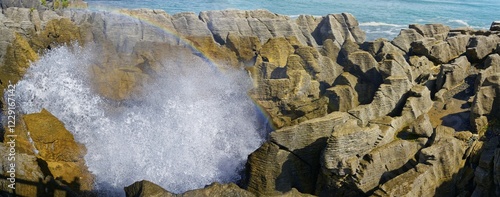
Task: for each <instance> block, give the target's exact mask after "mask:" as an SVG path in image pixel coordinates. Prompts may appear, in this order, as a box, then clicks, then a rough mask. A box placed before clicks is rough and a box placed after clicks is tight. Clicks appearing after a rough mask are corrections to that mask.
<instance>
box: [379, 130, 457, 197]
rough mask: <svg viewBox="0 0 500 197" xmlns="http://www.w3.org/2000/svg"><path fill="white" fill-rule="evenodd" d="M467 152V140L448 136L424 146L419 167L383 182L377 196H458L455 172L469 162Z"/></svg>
mask: <svg viewBox="0 0 500 197" xmlns="http://www.w3.org/2000/svg"><path fill="white" fill-rule="evenodd" d="M452 130H453V129H452ZM438 132H439V131H438ZM464 153H465V145H464V142H462V141H460V140H458V139H456V138H454V137H453V136H452V135H451V136H450V135H444V136H443V137H441V138H439V139H437V141H436V142H434V144H433V145H431V146H430V147H427V148H424V149H422V151H421V153H420V159H419V164H417V165H416V166H415V168H413V169H411V170H408V171H406V172H404V173H403V174H401V175H398V176H397V177H395V178H393V179H391V180H389V181H387V182H386V183H384V184H382V185H380V186H379V189H378V190H376V191H375V192H374V194H373V196H436V195H457V194H455V191H456V187H455V181H456V179H454V175H455V174H457V173H459V172H460V169H462V168H463V166H464V164H465V160H464V159H463V158H462V156H463V154H464Z"/></svg>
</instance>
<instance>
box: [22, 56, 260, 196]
mask: <svg viewBox="0 0 500 197" xmlns="http://www.w3.org/2000/svg"><path fill="white" fill-rule="evenodd" d="M94 51H95V50H94ZM94 53H95V52H93V50H92V47H86V48H82V47H79V46H73V47H59V48H56V49H53V50H51V51H48V52H47V53H46V54H45V55H44V56H43V57H41V59H40V60H39V61H37V62H36V63H34V64H32V65H31V67H30V69H29V70H28V72H27V74H26V75H25V77H24V78H23V79H22V80H21V81H20V82H19V83H18V84H17V90H18V97H19V98H18V99H19V100H20V108H21V111H22V112H23V113H36V112H39V111H40V110H41V109H42V108H46V109H47V110H48V111H50V112H51V113H53V114H54V115H55V116H56V117H58V118H59V119H60V120H61V121H62V122H63V123H64V124H65V126H66V128H67V129H68V130H69V131H70V132H72V133H73V135H74V136H75V139H76V140H77V141H78V142H80V143H83V144H84V145H85V146H86V148H87V154H86V156H85V161H86V164H87V166H88V167H89V170H90V171H91V172H92V173H93V174H94V175H95V176H96V188H97V190H98V191H101V192H104V193H106V195H109V194H110V193H111V194H115V195H123V194H124V193H123V187H125V186H128V185H130V184H132V183H133V182H135V181H140V180H143V179H145V180H150V181H152V182H155V183H157V184H159V185H160V186H162V187H164V188H166V189H168V190H170V191H172V192H176V193H179V192H184V191H186V190H190V189H196V188H201V187H203V186H205V185H207V184H209V183H211V182H214V181H217V182H234V181H237V180H238V179H240V174H241V171H242V169H243V168H244V163H245V162H246V159H247V156H248V155H249V154H250V153H251V152H253V151H254V150H255V149H257V148H258V147H259V146H260V144H261V143H262V141H263V140H264V137H263V136H264V135H263V134H262V133H261V131H262V129H261V128H260V126H261V125H262V124H261V123H262V121H259V117H258V110H257V108H256V107H255V106H254V104H253V102H252V101H251V99H249V98H248V96H247V94H246V91H247V90H248V88H249V87H250V85H251V83H250V81H248V80H249V77H248V76H246V73H244V72H239V71H235V72H230V71H226V72H224V73H222V72H220V71H218V70H217V69H214V68H213V67H211V65H210V63H209V62H205V61H202V60H200V61H196V62H195V63H187V62H185V65H177V66H171V67H168V68H165V69H164V71H163V72H161V75H160V76H159V77H158V79H157V80H156V81H155V82H153V83H151V84H149V85H148V87H146V88H145V89H144V91H143V92H145V93H144V95H135V96H134V99H130V100H125V101H120V102H117V101H110V100H108V99H105V98H103V97H101V96H100V95H99V94H97V93H96V92H95V91H94V90H93V88H92V83H91V81H92V76H91V75H90V74H89V73H90V72H89V70H90V66H89V65H91V64H92V63H93V62H95V61H96V60H95V57H96V55H94ZM199 59H201V58H199ZM176 61H178V60H176ZM165 65H172V62H168V61H167V60H166V61H165ZM246 79H248V80H246Z"/></svg>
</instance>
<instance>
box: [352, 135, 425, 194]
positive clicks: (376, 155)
mask: <svg viewBox="0 0 500 197" xmlns="http://www.w3.org/2000/svg"><path fill="white" fill-rule="evenodd" d="M423 145H424V143H422V141H421V140H419V141H417V140H416V141H407V140H395V141H393V142H391V143H389V144H387V145H385V146H382V147H380V148H377V149H374V150H373V151H371V152H370V153H369V154H366V155H365V156H363V159H362V160H361V161H360V164H359V168H358V169H357V171H358V173H357V174H356V175H355V176H354V179H355V180H356V181H355V185H356V188H357V189H360V190H361V191H363V192H365V193H367V192H369V191H370V190H372V189H374V188H376V187H377V186H378V185H379V182H380V181H381V180H384V179H388V178H390V174H391V172H393V171H397V170H398V169H400V168H402V167H404V166H405V164H406V163H408V162H409V161H410V160H412V159H413V158H414V157H415V154H417V152H418V150H420V149H421V148H422V147H423Z"/></svg>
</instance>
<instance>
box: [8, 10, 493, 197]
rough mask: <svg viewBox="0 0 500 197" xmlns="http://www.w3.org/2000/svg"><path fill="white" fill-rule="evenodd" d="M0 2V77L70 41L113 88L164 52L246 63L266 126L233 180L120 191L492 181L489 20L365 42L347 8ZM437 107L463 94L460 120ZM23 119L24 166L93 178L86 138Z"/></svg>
mask: <svg viewBox="0 0 500 197" xmlns="http://www.w3.org/2000/svg"><path fill="white" fill-rule="evenodd" d="M5 2H7V3H10V4H6V3H5ZM4 5H7V7H8V6H11V5H14V4H12V2H10V1H2V6H4ZM16 5H17V4H16ZM26 5H28V4H26ZM34 5H35V4H34ZM36 5H38V4H36ZM19 6H25V4H23V5H19ZM3 8H4V10H3V12H2V13H1V14H0V21H2V24H3V25H1V26H0V32H1V33H2V35H5V36H2V38H0V58H1V59H0V60H1V61H0V62H2V65H1V66H0V70H2V74H0V80H1V81H2V84H3V86H2V88H5V87H4V86H5V83H3V82H5V81H8V80H11V81H12V82H14V83H15V82H16V81H18V80H19V79H21V77H22V76H23V75H24V73H25V72H26V69H27V68H28V67H29V64H30V62H32V61H36V60H37V58H38V55H39V54H43V53H44V50H50V49H52V48H54V47H57V46H60V45H64V44H69V43H71V42H78V43H80V44H82V45H87V44H92V45H95V47H96V49H97V50H99V55H98V56H97V59H98V60H97V61H95V65H92V66H91V67H92V70H91V72H92V74H93V78H92V79H93V80H92V81H93V83H94V84H93V85H94V86H95V89H96V90H97V91H98V92H99V93H100V94H101V95H102V96H104V97H106V98H108V99H114V100H125V99H129V98H131V96H133V95H134V94H140V93H141V92H140V90H141V86H142V85H143V84H144V83H145V82H147V81H148V80H152V79H154V78H155V77H158V75H159V73H158V72H157V71H158V70H159V68H162V67H164V66H166V65H164V64H163V63H162V61H163V60H164V59H176V60H179V62H182V61H189V62H203V61H205V60H207V59H208V60H211V61H213V63H214V64H216V66H218V67H219V68H221V69H222V70H224V69H234V68H238V69H246V70H247V71H249V73H250V77H251V78H252V80H253V81H254V87H253V88H252V90H250V92H249V95H250V97H252V98H253V99H254V100H255V102H256V103H257V104H258V105H260V107H262V108H263V109H264V111H265V112H266V113H267V115H268V116H269V118H270V120H271V122H272V124H273V126H274V127H275V128H276V130H275V131H273V132H272V133H271V134H270V135H269V140H268V141H267V142H265V143H264V144H263V145H262V146H261V147H260V148H259V149H257V150H256V151H255V152H254V153H252V154H251V155H250V156H249V160H248V163H247V171H246V174H247V176H246V179H245V180H242V184H241V188H240V187H239V186H237V185H234V184H216V183H215V184H212V185H210V186H207V187H206V188H204V189H199V190H194V191H189V192H186V193H184V194H179V195H176V194H172V193H169V192H168V191H166V190H164V189H162V188H160V187H159V186H157V185H155V184H154V183H150V182H147V181H142V182H137V183H134V184H133V185H131V186H129V187H127V188H126V189H125V191H126V193H127V195H128V196H151V195H153V196H154V195H157V196H214V195H215V196H219V195H231V196H254V195H257V196H268V195H282V196H303V195H304V196H305V195H306V194H312V195H324V196H329V195H330V196H331V195H338V196H359V195H362V196H364V195H374V196H433V195H445V194H453V195H459V194H460V195H468V194H469V195H471V194H474V195H478V196H480V195H483V196H487V195H490V196H495V195H498V192H497V191H498V188H500V186H499V184H498V183H499V182H500V181H499V180H500V179H499V178H498V176H497V174H498V173H497V172H498V169H497V168H498V166H500V164H498V163H499V162H498V161H500V159H498V158H500V157H499V156H498V152H499V151H498V148H497V145H498V139H497V138H498V137H496V136H497V135H498V133H500V132H499V131H498V125H497V124H496V121H498V117H499V116H500V114H499V111H500V109H499V108H498V106H500V103H499V101H500V100H499V99H498V98H500V96H499V94H500V89H499V87H500V82H499V77H500V76H498V71H499V70H500V67H499V65H500V56H499V55H498V54H495V53H498V50H499V48H500V47H499V43H500V38H499V36H498V33H497V32H495V31H497V29H498V28H497V26H498V25H497V24H496V23H494V24H492V27H491V31H488V32H476V31H474V30H469V29H458V30H450V28H448V27H446V26H443V25H439V24H431V25H410V26H409V29H404V30H402V31H401V32H400V34H399V36H398V37H396V38H395V39H394V40H392V41H389V40H385V39H379V40H375V41H372V42H365V41H364V40H365V34H364V32H362V31H361V30H360V29H359V24H358V22H357V21H356V19H355V18H354V17H353V16H352V15H350V14H347V13H343V14H330V15H327V16H324V17H313V16H300V17H298V18H297V19H295V20H293V19H290V18H289V17H287V16H282V15H278V14H274V13H270V12H268V11H265V10H255V11H238V10H226V11H206V12H202V13H200V14H199V15H196V14H194V13H179V14H175V15H170V14H167V13H165V12H164V11H161V10H147V9H140V10H122V11H120V12H121V14H122V15H114V14H111V13H107V12H91V11H87V10H80V11H75V10H62V11H58V12H54V11H52V10H50V9H49V10H45V9H40V10H30V9H28V8H24V9H23V8H13V7H9V8H6V7H3ZM145 21H148V22H145ZM148 23H153V24H155V25H154V26H151V25H149V24H148ZM182 54H190V55H189V57H188V58H187V57H186V59H182V58H181V56H182ZM476 69H478V70H479V72H478V73H479V74H478V75H477V77H476V75H475V70H476ZM474 78H475V82H474ZM471 82H472V83H473V84H472V83H471ZM472 86H474V89H473V90H471V89H472V88H468V87H472ZM432 99H434V101H433V100H432ZM469 101H470V102H469ZM457 102H459V103H458V104H457ZM460 104H462V105H460ZM457 106H459V107H457ZM448 108H466V109H465V110H464V111H461V112H460V113H463V114H464V117H465V118H461V119H460V120H463V119H470V123H471V124H470V125H466V126H463V127H453V125H447V124H449V123H450V121H447V120H449V119H450V117H451V119H452V118H454V117H455V116H454V114H447V113H451V111H453V110H450V109H448ZM440 113H445V114H440ZM436 117H438V119H443V121H439V122H438V123H437V124H436V120H435V118H436ZM23 120H24V122H25V124H26V129H25V130H24V131H23V130H22V128H19V129H20V130H21V131H23V132H22V135H23V138H20V140H19V150H20V151H22V153H20V154H19V158H20V159H19V160H20V161H19V163H20V166H21V167H20V168H21V169H24V170H23V172H24V174H22V177H23V178H25V179H26V180H29V181H38V180H44V179H50V178H49V177H48V176H52V177H54V178H56V179H58V178H59V180H58V181H59V182H60V184H59V183H58V185H65V183H70V182H72V181H74V180H73V179H72V178H74V177H82V179H80V180H79V181H78V182H80V183H79V184H80V186H82V188H84V189H91V187H90V185H88V184H87V185H86V183H89V182H90V180H91V177H90V176H87V175H88V172H87V170H86V169H85V167H84V165H83V160H82V156H83V154H85V153H84V148H82V147H81V146H80V145H79V144H78V143H76V142H75V141H74V139H73V137H72V136H71V135H70V133H69V132H68V131H67V130H66V129H65V128H64V125H62V123H60V122H59V121H58V120H57V118H56V117H54V116H52V115H51V114H50V113H49V112H47V111H42V112H41V113H37V114H31V115H26V116H25V117H24V119H23ZM440 124H443V125H446V126H443V125H440ZM447 126H448V127H447ZM452 127H453V128H452ZM28 132H29V136H28ZM483 145H484V146H483ZM62 147H65V148H62ZM0 151H3V152H5V151H7V149H5V146H0ZM474 166H478V167H477V168H475V167H474ZM5 169H6V167H5V164H4V165H2V172H5ZM47 172H49V174H48V173H47ZM44 181H45V182H48V180H44ZM42 182H43V181H42ZM470 185H476V186H475V187H474V186H470ZM469 186H470V187H469ZM82 188H77V189H82ZM242 188H245V190H244V189H242ZM73 189H74V188H73ZM2 190H4V191H8V192H9V191H10V190H8V189H7V188H2ZM28 190H29V189H27V190H25V191H28ZM68 191H70V190H68ZM455 191H456V192H455ZM30 194H32V193H27V194H26V195H30Z"/></svg>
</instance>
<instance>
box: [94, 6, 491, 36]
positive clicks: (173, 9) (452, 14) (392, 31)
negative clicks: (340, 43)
mask: <svg viewBox="0 0 500 197" xmlns="http://www.w3.org/2000/svg"><path fill="white" fill-rule="evenodd" d="M87 2H88V3H89V7H90V8H91V9H94V10H111V9H117V8H130V9H133V8H151V9H163V10H165V11H166V12H167V13H170V14H175V13H179V12H195V13H198V12H200V11H205V10H223V9H240V10H252V9H267V10H270V11H272V12H275V13H278V14H283V15H289V16H291V17H296V16H298V15H300V14H307V15H318V16H323V15H326V14H330V13H341V12H349V13H352V14H354V16H356V18H357V19H358V20H359V22H360V23H361V28H362V29H363V30H365V31H366V32H367V34H368V36H367V37H368V38H367V39H368V40H373V39H375V38H379V37H385V38H393V37H394V36H396V35H397V34H398V33H399V31H400V29H401V28H405V27H407V26H408V24H412V23H420V24H427V23H442V24H446V25H449V26H451V27H464V26H469V27H473V28H484V29H487V28H489V26H490V24H491V22H493V21H495V20H500V11H499V10H500V0H475V1H470V0H348V1H346V0H309V1H303V0H252V1H250V0H189V1H186V0H87Z"/></svg>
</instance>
